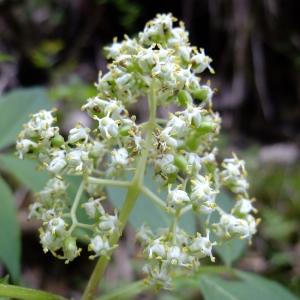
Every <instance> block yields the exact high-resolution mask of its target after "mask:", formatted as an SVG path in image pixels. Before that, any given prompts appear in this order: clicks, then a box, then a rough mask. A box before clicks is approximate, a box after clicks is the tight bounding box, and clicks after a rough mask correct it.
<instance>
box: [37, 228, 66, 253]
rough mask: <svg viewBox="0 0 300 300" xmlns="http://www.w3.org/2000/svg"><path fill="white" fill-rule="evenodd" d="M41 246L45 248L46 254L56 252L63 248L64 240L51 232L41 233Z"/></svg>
mask: <svg viewBox="0 0 300 300" xmlns="http://www.w3.org/2000/svg"><path fill="white" fill-rule="evenodd" d="M40 239H41V244H42V246H43V250H44V252H45V253H46V252H48V251H49V250H50V251H56V250H58V249H59V248H61V246H62V242H63V240H62V239H61V238H60V237H57V236H56V235H54V234H53V233H51V232H50V231H48V230H47V231H46V232H44V231H41V234H40Z"/></svg>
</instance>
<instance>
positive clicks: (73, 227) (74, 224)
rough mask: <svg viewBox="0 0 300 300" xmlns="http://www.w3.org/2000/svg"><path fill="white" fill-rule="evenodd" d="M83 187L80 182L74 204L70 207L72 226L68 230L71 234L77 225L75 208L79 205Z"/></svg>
mask: <svg viewBox="0 0 300 300" xmlns="http://www.w3.org/2000/svg"><path fill="white" fill-rule="evenodd" d="M83 187H84V184H83V181H82V182H81V183H80V185H79V188H78V190H77V193H76V196H75V199H74V202H73V204H72V207H71V213H70V215H71V220H72V225H71V227H70V228H69V232H72V231H73V230H74V229H75V228H76V226H77V224H78V220H77V216H76V211H77V208H78V205H79V202H80V198H81V195H82V193H83Z"/></svg>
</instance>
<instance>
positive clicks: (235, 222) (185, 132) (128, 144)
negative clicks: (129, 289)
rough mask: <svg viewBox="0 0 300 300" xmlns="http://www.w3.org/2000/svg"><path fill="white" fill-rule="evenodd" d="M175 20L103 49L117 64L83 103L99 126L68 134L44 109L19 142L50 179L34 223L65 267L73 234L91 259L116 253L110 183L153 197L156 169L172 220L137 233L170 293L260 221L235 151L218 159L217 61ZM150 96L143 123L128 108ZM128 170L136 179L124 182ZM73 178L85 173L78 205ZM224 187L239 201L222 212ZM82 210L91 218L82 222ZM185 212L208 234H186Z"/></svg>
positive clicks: (118, 229)
mask: <svg viewBox="0 0 300 300" xmlns="http://www.w3.org/2000/svg"><path fill="white" fill-rule="evenodd" d="M175 22H176V19H175V18H174V17H173V16H172V15H171V14H163V15H157V17H156V18H155V19H154V20H152V21H150V22H148V23H147V24H146V26H145V29H144V31H142V32H140V33H139V34H138V35H137V36H136V37H135V38H133V39H131V38H129V37H127V36H125V39H124V40H123V41H121V42H118V41H117V40H114V42H113V44H112V45H111V46H109V47H106V48H105V51H106V53H107V58H108V59H110V60H111V63H110V64H109V65H108V72H107V73H106V74H104V75H102V73H100V75H99V80H98V83H97V88H98V94H97V96H96V97H93V98H90V99H88V100H87V102H86V104H84V105H83V107H82V110H83V111H85V112H87V114H88V115H89V116H90V117H91V118H92V119H93V120H95V124H96V126H95V128H92V129H90V128H86V127H84V126H83V125H81V124H77V125H76V126H75V128H73V129H71V130H70V132H69V134H68V135H67V136H66V137H63V136H62V135H61V134H60V132H59V128H58V127H57V126H55V122H56V118H55V117H54V111H40V112H39V113H36V114H34V115H32V116H31V119H30V121H29V122H28V123H27V124H25V125H24V128H23V130H22V132H21V133H20V135H19V138H18V140H17V151H18V153H19V157H20V158H21V159H22V158H23V157H25V156H30V157H33V158H35V159H36V160H37V161H38V162H39V163H40V166H41V167H43V168H44V169H46V170H47V171H48V172H49V173H50V174H51V175H52V178H51V179H50V180H49V182H48V183H47V185H46V186H45V188H44V189H43V190H42V191H41V192H39V193H37V195H36V200H35V202H34V203H33V204H32V205H31V207H30V217H36V218H38V219H40V220H41V221H42V222H43V225H42V228H41V230H40V236H41V243H42V246H43V249H44V251H48V250H49V251H51V252H52V253H53V254H54V255H56V256H57V257H59V258H63V259H65V260H66V261H67V262H68V261H71V260H73V259H74V258H75V257H77V256H78V255H79V254H80V251H81V249H79V248H78V246H77V237H76V234H75V233H76V229H77V228H81V229H82V230H84V231H85V232H86V236H88V250H89V251H91V252H92V255H91V258H94V257H97V256H103V255H104V256H110V254H111V251H112V249H114V248H115V247H116V241H117V239H116V238H115V237H116V236H117V237H119V236H120V235H121V233H122V229H123V228H124V225H125V224H124V223H122V222H124V219H123V220H122V222H121V220H120V218H119V212H118V211H115V212H114V213H113V214H111V213H110V214H109V213H108V212H107V210H106V209H105V205H104V204H103V203H104V200H105V198H106V195H105V187H106V186H109V185H113V186H121V187H125V188H128V195H138V194H139V193H142V192H145V190H146V191H147V187H145V184H146V183H144V173H145V169H146V168H147V167H150V168H151V169H152V170H153V172H154V177H155V180H156V182H157V189H158V190H163V189H164V190H166V192H167V197H166V199H160V198H159V197H158V196H157V195H155V193H154V192H150V193H149V192H148V193H146V194H147V196H148V197H149V200H153V201H154V202H155V203H156V204H158V205H160V206H161V208H162V209H163V210H164V211H165V212H166V213H167V214H169V215H170V216H171V218H172V220H173V221H172V223H171V224H170V226H169V227H167V228H159V229H157V228H154V229H150V228H149V227H147V225H145V226H143V227H142V228H141V229H140V230H139V231H138V233H137V237H138V239H139V240H140V242H141V244H142V246H143V248H144V254H145V258H146V259H147V264H146V265H145V267H144V271H145V273H146V274H147V276H148V277H147V278H148V283H149V284H151V285H155V286H156V287H164V288H169V287H171V283H172V281H171V276H172V275H174V274H176V273H177V272H181V271H190V272H191V271H192V270H195V269H197V268H198V267H199V266H200V261H201V260H202V259H203V258H206V257H208V258H210V259H211V261H214V260H215V258H214V256H213V250H214V246H216V245H217V244H221V243H222V242H223V241H226V240H228V239H232V238H236V237H238V238H241V239H248V240H251V237H252V236H253V234H255V232H256V225H257V221H256V219H255V218H254V216H253V213H255V212H256V210H255V208H254V207H253V205H252V202H253V200H251V199H249V195H248V182H247V178H246V171H245V167H244V162H243V161H241V160H239V159H238V158H237V157H236V156H235V155H234V156H233V158H229V159H225V160H224V161H223V162H222V163H221V166H219V164H218V161H217V159H216V155H217V149H216V148H215V147H214V142H215V140H216V139H217V137H218V134H219V129H220V122H221V120H220V117H219V115H218V114H217V113H215V112H214V111H213V109H212V96H213V94H214V91H213V90H212V89H211V87H210V85H209V84H202V83H201V82H200V77H199V74H200V73H202V72H204V71H205V70H207V69H208V70H209V71H210V72H211V73H213V69H212V67H211V66H210V63H211V62H212V60H211V58H210V57H208V56H207V55H206V54H205V52H204V50H203V49H197V48H196V47H193V46H191V45H190V43H189V39H188V33H187V32H186V30H185V28H184V25H183V23H181V22H180V23H179V25H176V23H175ZM144 97H147V98H148V105H149V120H148V121H147V122H145V123H139V122H137V120H136V117H135V116H133V115H130V113H129V107H130V105H132V104H134V103H136V102H137V101H140V100H141V98H144ZM171 104H172V105H173V107H174V104H175V106H177V107H178V111H177V112H174V113H169V115H168V117H167V118H166V119H160V118H157V116H156V114H157V108H158V107H159V106H164V107H167V106H169V105H171ZM128 174H131V175H132V176H131V177H132V178H133V179H132V181H131V182H128V181H126V180H124V178H127V177H128V176H127V175H128ZM67 175H76V176H80V177H82V183H81V185H80V186H79V189H78V192H77V194H76V197H75V199H74V200H73V201H70V199H69V196H68V195H69V193H68V186H69V184H68V183H67V182H68V181H67V178H68V177H67ZM126 176H127V177H126ZM129 177H130V176H129ZM137 177H138V178H137ZM222 188H227V189H228V190H229V191H230V192H232V194H233V195H234V197H235V198H236V202H235V204H234V206H233V207H232V209H231V211H230V212H225V211H223V210H222V209H221V206H220V203H219V200H218V197H217V196H218V194H219V193H220V191H221V189H222ZM130 189H131V190H130ZM133 189H134V192H132V190H133ZM129 190H130V192H129ZM86 196H88V197H86ZM85 197H86V198H85ZM136 197H137V196H136ZM86 199H87V200H86ZM79 209H82V210H83V211H84V213H85V215H86V217H87V218H88V220H89V222H87V223H83V222H81V221H80V220H78V218H77V215H76V213H77V210H79ZM189 211H192V212H193V213H194V214H195V215H196V216H199V215H202V216H206V218H207V222H206V223H205V224H206V228H204V231H203V232H197V233H194V234H191V233H188V232H186V231H185V230H184V229H183V228H181V226H180V218H181V217H182V216H183V215H184V214H185V213H187V212H189ZM149 213H151V212H149ZM212 213H215V214H217V215H218V216H219V219H218V221H217V222H214V223H212V222H209V220H210V216H211V214H212ZM120 215H122V213H121V214H120ZM123 215H127V212H126V214H123ZM125 221H126V220H125ZM112 237H113V238H112Z"/></svg>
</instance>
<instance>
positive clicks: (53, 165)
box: [47, 150, 67, 174]
mask: <svg viewBox="0 0 300 300" xmlns="http://www.w3.org/2000/svg"><path fill="white" fill-rule="evenodd" d="M52 155H53V156H56V157H55V158H54V159H52V161H51V162H50V164H49V166H48V167H47V170H48V171H49V172H51V173H55V174H58V173H60V172H61V171H62V170H63V169H64V168H65V166H66V165H67V161H66V158H65V152H64V151H63V150H59V151H56V152H54V153H53V154H52Z"/></svg>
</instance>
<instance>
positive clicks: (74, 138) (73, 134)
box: [68, 125, 90, 144]
mask: <svg viewBox="0 0 300 300" xmlns="http://www.w3.org/2000/svg"><path fill="white" fill-rule="evenodd" d="M89 132H90V129H89V128H86V127H82V126H81V125H78V126H76V127H75V128H72V129H71V130H70V132H69V137H68V141H69V143H71V144H74V143H76V142H79V141H82V140H83V141H84V142H85V143H86V142H87V141H88V139H89Z"/></svg>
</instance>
